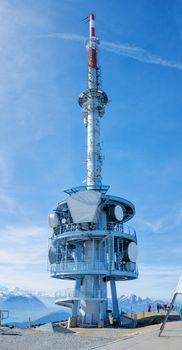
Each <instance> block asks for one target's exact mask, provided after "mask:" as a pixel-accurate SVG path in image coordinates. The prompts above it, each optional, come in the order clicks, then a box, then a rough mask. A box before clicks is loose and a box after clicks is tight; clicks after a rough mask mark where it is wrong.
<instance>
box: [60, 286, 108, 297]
mask: <svg viewBox="0 0 182 350" xmlns="http://www.w3.org/2000/svg"><path fill="white" fill-rule="evenodd" d="M55 298H56V299H59V298H60V299H69V298H70V299H71V298H78V299H83V298H103V299H106V298H107V290H106V289H103V288H92V290H91V289H90V288H85V289H83V290H76V289H74V288H68V289H64V290H60V291H59V292H56V293H55Z"/></svg>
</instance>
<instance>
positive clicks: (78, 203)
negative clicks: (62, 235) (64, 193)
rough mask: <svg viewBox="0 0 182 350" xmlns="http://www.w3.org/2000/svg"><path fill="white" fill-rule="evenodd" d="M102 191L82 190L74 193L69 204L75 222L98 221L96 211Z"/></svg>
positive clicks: (68, 201) (68, 200)
mask: <svg viewBox="0 0 182 350" xmlns="http://www.w3.org/2000/svg"><path fill="white" fill-rule="evenodd" d="M100 197H101V193H100V192H97V191H81V192H77V193H74V194H72V195H71V196H70V197H69V198H68V199H67V204H68V207H69V210H70V212H71V216H72V219H73V222H74V223H75V224H79V223H84V222H93V223H96V212H97V208H98V205H99V202H100Z"/></svg>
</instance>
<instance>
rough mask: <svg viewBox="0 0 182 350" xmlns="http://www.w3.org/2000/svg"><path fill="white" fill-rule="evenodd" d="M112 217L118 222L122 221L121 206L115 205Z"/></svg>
mask: <svg viewBox="0 0 182 350" xmlns="http://www.w3.org/2000/svg"><path fill="white" fill-rule="evenodd" d="M114 215H115V218H116V220H118V221H122V220H123V217H124V214H123V208H122V207H121V205H116V206H115V207H114Z"/></svg>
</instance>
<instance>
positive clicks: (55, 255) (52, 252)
mask: <svg viewBox="0 0 182 350" xmlns="http://www.w3.org/2000/svg"><path fill="white" fill-rule="evenodd" d="M48 258H49V262H50V264H59V263H60V262H61V260H62V258H63V254H62V251H61V249H60V247H59V248H55V247H53V246H52V247H50V248H49V254H48Z"/></svg>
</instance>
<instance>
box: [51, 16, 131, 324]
mask: <svg viewBox="0 0 182 350" xmlns="http://www.w3.org/2000/svg"><path fill="white" fill-rule="evenodd" d="M89 23H90V28H89V38H88V40H87V42H86V47H87V51H88V83H87V89H86V90H85V91H83V92H82V93H81V94H80V96H79V100H78V101H79V105H80V107H81V109H82V112H83V120H84V125H85V127H86V129H87V180H86V185H85V186H80V187H76V188H70V189H69V190H66V191H65V192H66V194H67V195H68V197H67V198H66V199H65V200H63V201H62V202H60V203H59V204H58V205H57V207H56V208H55V209H54V210H53V212H52V213H51V214H50V215H49V225H50V226H51V228H52V230H53V233H52V237H51V239H50V247H49V262H50V271H51V277H53V278H58V279H65V280H73V281H75V288H74V289H73V290H70V289H68V290H65V291H62V292H60V293H59V296H58V300H57V301H56V303H57V304H59V305H64V306H68V307H71V308H72V315H71V318H70V326H72V327H73V326H77V325H80V326H84V325H90V326H92V325H98V326H104V325H106V324H107V316H108V315H107V307H108V305H107V303H108V299H107V284H108V283H110V287H111V296H112V311H113V317H114V318H115V320H117V321H118V322H119V308H118V300H117V291H116V281H126V280H132V279H135V278H137V277H138V270H137V265H136V258H137V237H136V232H135V230H134V229H132V228H131V227H129V226H126V225H125V223H126V222H127V221H129V220H130V219H131V218H132V217H133V216H134V214H135V208H134V205H133V204H132V203H131V202H129V201H128V200H126V199H123V198H120V197H117V196H113V195H108V194H107V191H108V189H109V186H105V185H102V177H101V169H102V154H101V144H100V121H101V118H102V117H103V115H104V110H105V106H106V105H107V102H108V97H107V95H106V93H105V92H104V91H103V90H102V89H101V84H100V68H99V65H98V47H99V40H98V38H97V37H96V33H95V15H94V14H93V13H92V14H90V16H89Z"/></svg>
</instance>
